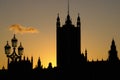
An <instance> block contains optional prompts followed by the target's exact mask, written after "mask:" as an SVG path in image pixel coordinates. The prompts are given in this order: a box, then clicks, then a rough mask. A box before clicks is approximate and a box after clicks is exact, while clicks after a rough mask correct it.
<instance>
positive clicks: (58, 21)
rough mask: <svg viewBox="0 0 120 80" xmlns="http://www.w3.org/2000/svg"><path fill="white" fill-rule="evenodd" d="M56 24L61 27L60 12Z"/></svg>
mask: <svg viewBox="0 0 120 80" xmlns="http://www.w3.org/2000/svg"><path fill="white" fill-rule="evenodd" d="M56 26H57V27H60V17H59V13H58V16H57V22H56Z"/></svg>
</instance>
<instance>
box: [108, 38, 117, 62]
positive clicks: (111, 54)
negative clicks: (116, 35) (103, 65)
mask: <svg viewBox="0 0 120 80" xmlns="http://www.w3.org/2000/svg"><path fill="white" fill-rule="evenodd" d="M118 60H119V59H118V56H117V50H116V45H115V41H114V39H113V40H112V44H111V48H110V50H109V57H108V61H110V62H117V61H118Z"/></svg>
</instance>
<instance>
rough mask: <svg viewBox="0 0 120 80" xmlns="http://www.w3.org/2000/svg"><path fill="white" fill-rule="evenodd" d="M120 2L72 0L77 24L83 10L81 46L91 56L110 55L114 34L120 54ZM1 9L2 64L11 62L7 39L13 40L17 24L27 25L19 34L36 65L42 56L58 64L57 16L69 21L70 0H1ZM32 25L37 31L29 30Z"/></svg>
mask: <svg viewBox="0 0 120 80" xmlns="http://www.w3.org/2000/svg"><path fill="white" fill-rule="evenodd" d="M119 4H120V0H109V1H108V0H92V1H91V0H70V16H71V18H72V23H73V24H74V25H76V19H77V16H78V13H80V17H81V24H82V25H81V30H82V31H81V33H82V35H81V39H82V40H81V43H82V44H81V47H82V49H81V50H82V52H84V50H85V49H87V50H88V59H89V60H91V59H94V60H97V59H99V60H101V59H102V58H103V59H107V57H108V50H109V49H110V45H111V41H112V39H113V38H114V39H115V42H116V46H117V50H118V56H120V53H119V52H120V36H119V35H120V31H119V30H120V15H119V14H120V9H119V8H120V5H119ZM0 12H1V13H0V28H1V29H0V34H1V35H0V68H2V66H5V67H6V65H7V58H6V55H5V54H4V46H5V45H6V41H7V40H8V41H9V44H11V39H12V37H13V33H14V32H13V31H11V30H9V28H10V27H11V26H12V25H14V24H16V25H19V26H22V28H23V27H24V30H23V33H22V34H21V33H19V32H17V34H16V37H17V39H18V43H19V42H22V45H23V47H24V48H25V51H24V56H26V57H29V58H30V57H31V56H33V59H34V66H35V65H36V64H37V60H38V58H39V57H40V58H41V61H42V65H43V66H44V67H47V65H48V63H49V62H52V64H53V66H56V18H57V14H58V13H59V14H60V19H61V24H62V25H63V24H64V23H65V19H66V16H67V0H19V1H18V0H0ZM29 28H33V29H35V32H33V33H30V32H25V31H26V30H28V29H29ZM36 31H37V32H36ZM18 45H19V44H18Z"/></svg>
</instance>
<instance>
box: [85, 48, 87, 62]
mask: <svg viewBox="0 0 120 80" xmlns="http://www.w3.org/2000/svg"><path fill="white" fill-rule="evenodd" d="M85 60H86V61H87V49H85Z"/></svg>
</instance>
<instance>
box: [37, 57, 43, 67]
mask: <svg viewBox="0 0 120 80" xmlns="http://www.w3.org/2000/svg"><path fill="white" fill-rule="evenodd" d="M37 67H38V68H42V65H41V60H40V57H39V59H38V64H37Z"/></svg>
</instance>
